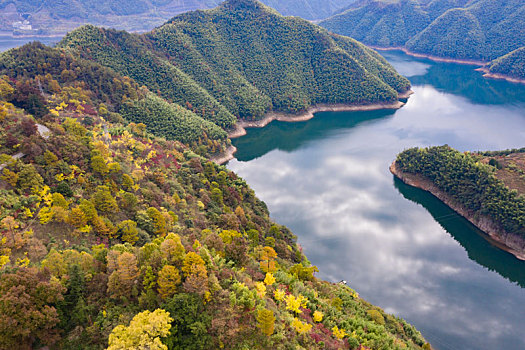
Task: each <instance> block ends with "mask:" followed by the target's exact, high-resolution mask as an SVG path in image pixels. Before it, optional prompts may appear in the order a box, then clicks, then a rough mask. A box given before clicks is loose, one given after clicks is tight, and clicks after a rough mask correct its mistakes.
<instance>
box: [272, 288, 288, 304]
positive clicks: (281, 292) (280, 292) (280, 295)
mask: <svg viewBox="0 0 525 350" xmlns="http://www.w3.org/2000/svg"><path fill="white" fill-rule="evenodd" d="M285 295H286V292H285V291H284V290H282V289H277V290H275V291H274V292H273V297H274V298H275V300H277V301H282V300H283V299H284V297H285Z"/></svg>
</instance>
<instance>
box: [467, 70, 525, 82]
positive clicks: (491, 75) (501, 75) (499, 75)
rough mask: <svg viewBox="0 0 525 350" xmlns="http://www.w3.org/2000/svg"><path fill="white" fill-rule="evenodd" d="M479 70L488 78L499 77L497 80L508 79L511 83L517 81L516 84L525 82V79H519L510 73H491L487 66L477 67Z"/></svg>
mask: <svg viewBox="0 0 525 350" xmlns="http://www.w3.org/2000/svg"><path fill="white" fill-rule="evenodd" d="M476 70H477V71H478V72H482V73H484V74H483V77H484V78H487V79H497V80H506V81H508V82H510V83H516V84H525V79H518V78H513V77H511V76H509V75H505V74H498V73H491V72H490V71H489V70H488V69H487V68H486V67H480V68H478V69H476Z"/></svg>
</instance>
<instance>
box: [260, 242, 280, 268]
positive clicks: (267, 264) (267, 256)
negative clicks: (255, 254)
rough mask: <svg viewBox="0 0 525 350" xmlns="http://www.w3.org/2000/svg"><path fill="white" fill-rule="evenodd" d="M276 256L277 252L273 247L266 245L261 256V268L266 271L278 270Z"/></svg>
mask: <svg viewBox="0 0 525 350" xmlns="http://www.w3.org/2000/svg"><path fill="white" fill-rule="evenodd" d="M276 257H277V253H276V252H275V250H274V249H273V248H272V247H268V246H266V247H264V248H263V249H262V251H261V252H260V256H259V261H260V266H261V270H263V271H264V272H274V271H275V270H277V265H276V262H275V258H276Z"/></svg>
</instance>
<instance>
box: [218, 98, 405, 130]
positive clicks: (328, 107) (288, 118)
mask: <svg viewBox="0 0 525 350" xmlns="http://www.w3.org/2000/svg"><path fill="white" fill-rule="evenodd" d="M411 94H413V91H412V90H408V91H406V92H404V93H400V94H399V98H408V97H409V96H410V95H411ZM404 105H405V104H404V103H403V102H401V101H396V102H392V103H377V104H370V105H345V104H319V105H315V106H312V107H310V108H308V109H307V110H306V111H305V112H303V113H300V114H296V115H295V114H286V113H280V112H270V113H268V114H267V115H266V116H265V117H264V118H263V119H261V120H255V121H246V120H241V121H238V122H237V124H236V126H235V128H234V129H233V130H231V131H230V132H229V133H228V137H229V138H230V139H233V138H237V137H241V136H244V135H246V128H263V127H265V126H266V125H268V124H270V123H271V122H272V121H274V120H278V121H281V122H302V121H306V120H310V119H312V118H313V117H314V114H315V113H318V112H345V111H374V110H379V109H399V108H401V107H403V106H404Z"/></svg>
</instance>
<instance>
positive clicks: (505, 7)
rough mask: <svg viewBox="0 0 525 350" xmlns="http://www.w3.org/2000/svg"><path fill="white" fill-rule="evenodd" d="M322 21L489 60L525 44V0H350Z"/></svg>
mask: <svg viewBox="0 0 525 350" xmlns="http://www.w3.org/2000/svg"><path fill="white" fill-rule="evenodd" d="M320 25H321V26H323V27H325V28H327V29H329V30H330V31H333V32H335V33H339V34H342V35H348V36H351V37H353V38H356V39H357V40H361V41H363V42H364V43H365V44H370V45H375V46H381V47H392V46H395V47H403V48H406V49H408V50H409V51H411V52H414V53H419V54H425V55H430V56H436V57H442V58H451V59H459V60H475V61H484V62H488V61H491V60H494V59H496V58H498V57H500V56H503V55H506V54H508V53H509V52H511V51H513V50H516V49H519V48H520V47H523V46H525V32H524V31H523V30H522V28H524V27H525V3H524V2H523V1H521V0H508V1H492V0H433V1H423V0H396V1H386V0H367V1H362V2H356V3H354V4H352V5H350V6H349V8H348V9H347V10H346V11H344V12H342V13H340V14H337V15H334V16H333V17H330V18H328V19H326V20H324V21H322V22H321V23H320ZM521 69H523V67H521ZM509 72H510V71H509ZM504 74H507V73H506V70H505V73H504Z"/></svg>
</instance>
